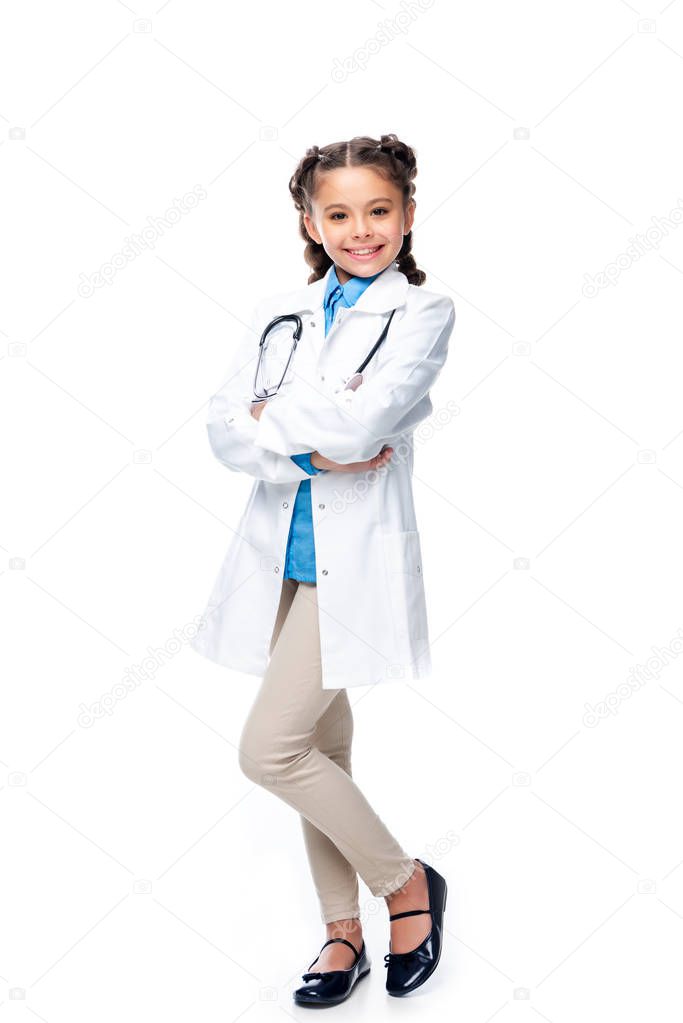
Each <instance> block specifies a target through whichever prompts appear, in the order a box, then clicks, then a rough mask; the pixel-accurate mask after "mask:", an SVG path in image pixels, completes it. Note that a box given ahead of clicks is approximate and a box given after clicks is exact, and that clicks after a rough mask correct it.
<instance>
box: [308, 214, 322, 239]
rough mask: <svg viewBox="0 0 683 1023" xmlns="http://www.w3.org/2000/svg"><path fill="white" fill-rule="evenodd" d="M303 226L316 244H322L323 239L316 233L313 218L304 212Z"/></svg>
mask: <svg viewBox="0 0 683 1023" xmlns="http://www.w3.org/2000/svg"><path fill="white" fill-rule="evenodd" d="M304 227H305V228H306V231H307V232H308V234H309V235H310V236H311V238H312V239H313V241H314V242H316V243H317V244H318V245H322V241H323V240H322V238H321V236H320V234H319V233H318V231H317V229H316V226H315V224H314V223H313V220H312V219H311V217H309V215H308V213H304Z"/></svg>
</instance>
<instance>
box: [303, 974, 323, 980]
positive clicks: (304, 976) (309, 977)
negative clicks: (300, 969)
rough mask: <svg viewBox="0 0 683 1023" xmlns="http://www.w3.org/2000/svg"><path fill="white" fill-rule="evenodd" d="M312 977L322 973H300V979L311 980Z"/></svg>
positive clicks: (319, 975) (320, 975)
mask: <svg viewBox="0 0 683 1023" xmlns="http://www.w3.org/2000/svg"><path fill="white" fill-rule="evenodd" d="M314 977H322V973H302V974H301V979H302V980H313V978H314Z"/></svg>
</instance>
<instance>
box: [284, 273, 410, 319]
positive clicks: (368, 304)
mask: <svg viewBox="0 0 683 1023" xmlns="http://www.w3.org/2000/svg"><path fill="white" fill-rule="evenodd" d="M333 269H334V263H331V264H330V266H329V267H328V268H327V272H326V273H325V275H324V277H321V278H320V280H317V281H314V282H313V284H309V285H307V286H306V287H305V288H301V289H300V290H299V291H295V292H292V293H290V294H289V295H288V296H287V301H288V303H289V308H290V309H291V310H294V309H296V310H297V311H302V310H304V309H307V310H310V311H311V312H317V311H318V310H319V309H322V307H323V299H324V297H325V292H326V290H327V283H328V281H329V279H330V276H331V274H332V271H333ZM409 286H410V285H409V283H408V278H407V277H406V275H405V274H404V273H401V271H400V270H399V269H398V267H397V266H396V263H390V264H389V266H387V267H385V269H384V270H382V272H381V273H380V274H379V275H378V276H377V277H375V279H374V281H373V282H372V284H370V286H369V287H367V288H366V289H365V291H364V292H363V294H362V295H360V296H359V297H358V299H357V301H356V302H355V304H354V305H353V306H351V309H350V310H349V312H351V311H354V310H357V311H358V312H366V313H386V312H389V311H390V310H391V309H396V308H397V306H401V305H403V304H404V303H405V301H406V298H407V296H408V288H409Z"/></svg>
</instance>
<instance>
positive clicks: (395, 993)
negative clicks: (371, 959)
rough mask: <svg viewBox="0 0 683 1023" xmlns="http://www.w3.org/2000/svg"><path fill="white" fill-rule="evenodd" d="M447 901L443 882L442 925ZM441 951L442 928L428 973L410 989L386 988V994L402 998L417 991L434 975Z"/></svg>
mask: <svg viewBox="0 0 683 1023" xmlns="http://www.w3.org/2000/svg"><path fill="white" fill-rule="evenodd" d="M447 901H448V885H447V884H446V882H445V881H444V890H443V906H442V907H441V921H442V923H443V918H444V916H445V914H446V902H447ZM442 949H443V928H442V931H441V941H440V943H439V954H438V956H437V957H436V959H435V960H434V962H433V963H432V965H431V966H430V968H429V971H428V972H427V973H425V974H423V976H422V977H420V979H419V980H418V981H417V982H416V983H415V984H411V986H410V987H406V988H404V989H403V990H402V991H390V990H389V988H387V994H388V995H391V996H392V998H402V997H403V995H409V994H410V993H411V991H417V989H418V988H419V987H422V985H423V984H424V982H425V981H426V980H429V978H430V977H431V975H432V974H433V973H434V970H435V969H436V968H437V966H438V965H439V960H440V959H441V951H442Z"/></svg>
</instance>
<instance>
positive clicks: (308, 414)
mask: <svg viewBox="0 0 683 1023" xmlns="http://www.w3.org/2000/svg"><path fill="white" fill-rule="evenodd" d="M454 323H455V307H454V305H453V302H452V300H451V299H450V298H449V297H448V296H447V295H437V294H434V295H432V296H430V299H429V301H428V302H427V303H426V305H424V306H423V307H422V308H421V309H419V310H415V312H411V313H407V314H406V315H405V316H404V317H403V318H402V319H401V320H400V321H399V322H398V323H396V326H395V329H394V330H392V329H391V328H390V329H389V334H388V335H387V338H386V341H385V342H384V344H385V345H387V346H388V348H387V350H386V351H385V360H384V362H383V364H382V366H381V367H380V368H379V369H378V370H377V372H376V373H375V374H374V375H373V376H372V377H371V378H370V379H369V380H368V381H367V382H365V381H364V382H363V383H362V384H361V385H360V387H358V388H357V389H356V390H355V391H352V390H341V391H339V392H338V393H337V394H334V395H328V394H324V393H323V392H322V391H319V390H318V389H317V388H315V387H314V386H312V385H308V384H307V385H306V386H301V387H298V388H297V390H296V394H291V395H289V394H285V395H282V394H279V395H277V396H276V397H275V399H274V400H273V401H270V402H268V405H267V406H266V408H265V409H264V410H263V412H262V414H261V418H260V420H259V422H258V427H257V430H256V434H255V438H254V439H255V443H256V444H258V445H260V446H261V447H263V448H264V449H265V450H268V451H271V452H276V453H279V454H282V455H291V454H293V453H295V452H297V451H302V450H304V449H308V448H311V449H314V450H316V451H319V452H320V454H321V455H324V456H325V457H326V458H329V459H331V460H332V461H334V462H340V463H342V464H348V463H350V462H359V461H365V460H366V459H369V458H373V457H374V456H375V455H376V454H378V453H379V450H380V448H381V447H382V444H383V443H386V442H387V441H389V440H390V439H391V438H392V437H395V436H398V435H400V434H401V433H403V432H406V431H408V430H412V429H414V428H415V426H417V424H418V423H419V422H421V421H422V420H423V419H425V418H426V417H427V416H428V415H429V414H430V413H431V411H432V404H431V401H430V399H429V390H430V388H431V387H432V385H433V383H434V381H435V380H436V378H437V377H438V375H439V373H440V372H441V370H442V368H443V365H444V363H445V361H446V356H447V354H448V342H449V338H450V336H451V333H452V331H453V326H454Z"/></svg>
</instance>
